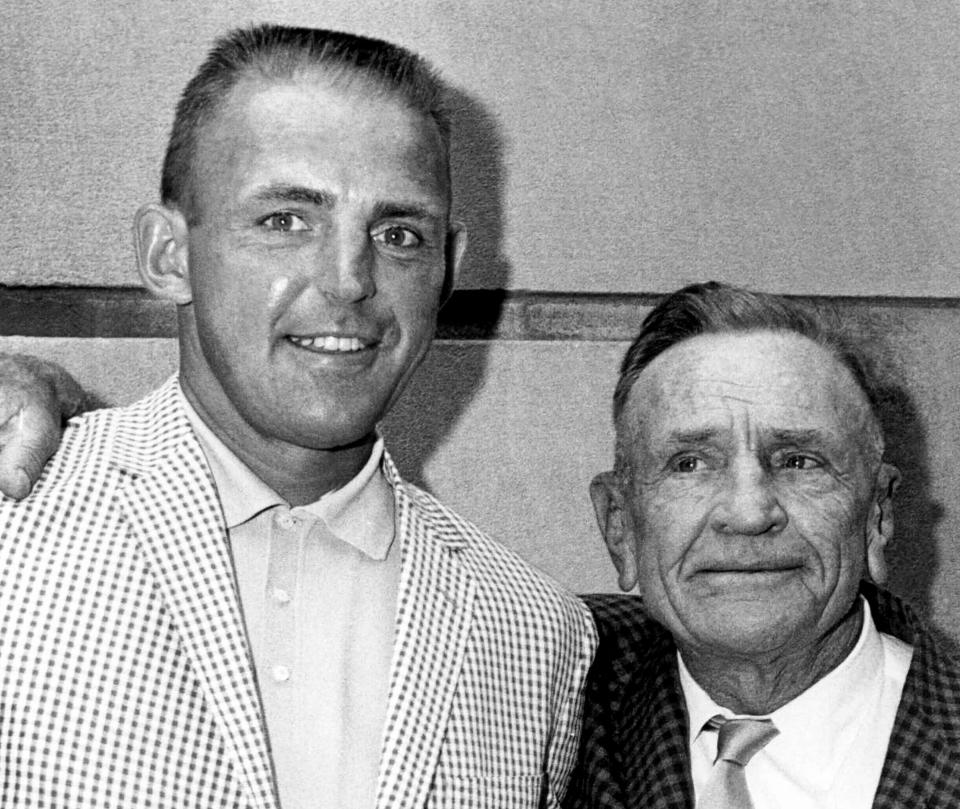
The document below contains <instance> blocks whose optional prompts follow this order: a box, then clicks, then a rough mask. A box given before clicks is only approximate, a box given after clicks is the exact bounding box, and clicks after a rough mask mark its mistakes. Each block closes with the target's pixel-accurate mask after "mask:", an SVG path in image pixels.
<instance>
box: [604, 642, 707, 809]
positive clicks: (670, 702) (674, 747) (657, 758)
mask: <svg viewBox="0 0 960 809" xmlns="http://www.w3.org/2000/svg"><path fill="white" fill-rule="evenodd" d="M644 651H645V652H646V654H644V655H643V656H642V657H641V658H637V659H634V660H632V661H631V660H630V659H629V658H621V659H620V660H619V661H618V663H619V664H620V666H622V668H621V671H620V676H621V677H622V678H623V680H622V681H623V682H626V683H627V686H626V688H625V692H624V700H623V709H622V711H620V713H619V716H620V726H619V728H618V733H619V736H620V744H619V745H618V749H619V750H620V751H623V753H627V751H629V753H628V755H627V758H625V760H623V761H622V762H621V766H622V772H623V779H624V790H623V794H624V795H625V796H626V803H627V806H628V807H631V809H641V807H652V806H655V807H658V809H688V807H691V806H693V782H692V778H691V775H690V755H689V750H688V743H687V736H688V729H687V726H688V720H687V710H686V705H685V704H684V700H683V695H682V691H681V688H680V680H679V674H678V671H677V663H676V649H675V647H674V646H673V643H672V641H671V640H670V639H669V636H668V635H667V634H666V633H662V632H652V633H651V637H650V639H649V645H648V646H647V647H646V649H645V650H644Z"/></svg>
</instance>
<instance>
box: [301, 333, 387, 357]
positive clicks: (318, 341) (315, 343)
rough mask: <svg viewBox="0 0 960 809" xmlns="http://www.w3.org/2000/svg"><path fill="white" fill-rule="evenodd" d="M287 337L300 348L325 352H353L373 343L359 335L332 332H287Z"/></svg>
mask: <svg viewBox="0 0 960 809" xmlns="http://www.w3.org/2000/svg"><path fill="white" fill-rule="evenodd" d="M287 339H288V340H289V341H290V342H291V343H293V344H294V345H295V346H299V347H300V348H306V349H308V350H310V351H318V352H323V353H326V354H354V353H356V352H358V351H363V350H364V349H366V348H370V347H371V346H372V345H373V343H370V342H367V341H365V340H361V339H360V338H359V337H339V336H337V335H334V334H316V335H301V334H289V335H287Z"/></svg>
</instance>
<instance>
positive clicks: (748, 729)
mask: <svg viewBox="0 0 960 809" xmlns="http://www.w3.org/2000/svg"><path fill="white" fill-rule="evenodd" d="M707 727H708V728H719V734H720V735H719V738H718V739H717V758H716V761H715V762H714V764H713V772H712V773H711V775H710V779H709V780H708V781H707V784H706V786H705V787H704V790H703V794H702V795H701V796H700V801H699V803H698V804H697V807H698V809H753V801H751V800H750V793H749V792H748V791H747V777H746V774H745V773H744V770H743V768H744V767H746V766H747V762H748V761H750V759H751V758H753V756H754V755H755V754H756V753H758V752H759V751H760V750H762V749H763V747H764V745H766V744H767V742H769V741H770V740H771V739H772V738H773V737H774V736H776V735H777V734H778V733H779V732H780V731H778V730H777V729H776V728H775V727H774V725H773V722H771V721H770V720H769V719H725V718H724V717H722V716H719V715H718V716H715V717H713V718H712V719H711V720H710V721H709V722H707Z"/></svg>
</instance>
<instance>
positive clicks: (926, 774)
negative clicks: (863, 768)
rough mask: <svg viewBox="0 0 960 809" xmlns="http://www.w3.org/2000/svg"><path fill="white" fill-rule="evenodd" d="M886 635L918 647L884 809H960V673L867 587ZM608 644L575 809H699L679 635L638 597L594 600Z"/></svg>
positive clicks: (576, 779) (601, 655) (573, 787)
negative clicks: (696, 807) (678, 654)
mask: <svg viewBox="0 0 960 809" xmlns="http://www.w3.org/2000/svg"><path fill="white" fill-rule="evenodd" d="M861 593H862V594H863V595H864V596H865V597H866V598H867V600H868V601H869V602H870V607H871V610H872V612H873V616H874V621H875V623H876V625H877V629H879V630H880V631H881V632H886V633H888V634H890V635H894V636H896V637H898V638H901V639H902V640H905V641H907V642H908V643H911V644H913V646H914V654H913V659H912V660H911V663H910V669H909V672H908V673H907V680H906V683H905V684H904V690H903V695H902V697H901V700H900V706H899V709H898V712H897V717H896V720H895V721H894V726H893V731H892V733H891V736H890V743H889V746H888V748H887V757H886V760H885V761H884V765H883V771H882V773H881V776H880V784H879V786H878V788H877V792H876V795H875V797H874V802H873V807H874V809H950V808H951V807H958V806H960V668H958V665H957V663H956V662H955V661H953V660H952V659H950V658H949V657H948V656H947V655H946V654H945V653H944V652H943V651H942V650H940V649H938V648H937V644H936V642H935V640H934V639H933V637H932V636H931V635H930V634H929V633H928V632H927V631H926V630H925V629H924V627H923V625H922V624H921V622H920V621H919V619H918V618H917V617H916V616H915V615H914V614H913V612H912V611H911V610H910V609H909V607H907V606H906V605H905V604H903V603H902V602H901V601H899V600H898V599H897V598H896V597H895V596H893V595H891V594H890V593H887V592H886V591H884V590H881V589H879V588H877V587H875V586H873V585H870V584H868V583H866V582H864V583H862V585H861ZM586 600H587V603H588V604H589V606H590V608H591V610H592V611H593V614H594V619H595V621H596V623H597V629H598V631H599V633H600V646H599V648H598V650H597V656H596V660H595V662H594V665H593V668H592V669H591V672H590V679H589V682H588V684H587V697H586V704H585V708H584V727H583V736H582V740H581V751H580V758H579V761H578V763H577V767H576V769H575V770H574V774H573V776H572V778H571V782H570V789H569V791H568V794H567V799H566V800H565V802H564V806H566V807H568V809H572V808H573V807H576V809H585V808H586V807H590V809H693V807H694V804H693V783H692V780H691V777H690V766H689V753H688V751H687V741H686V740H687V716H686V709H685V706H684V701H683V694H682V691H681V689H680V680H679V675H678V673H677V665H676V647H675V646H674V644H673V640H672V639H671V637H670V634H669V633H668V632H667V631H666V630H665V629H663V628H662V627H661V626H659V625H658V624H657V623H655V622H654V621H652V620H651V619H649V618H648V617H647V616H646V615H645V613H644V612H643V608H642V605H641V601H640V599H639V598H637V597H635V596H616V595H598V596H589V597H587V598H586Z"/></svg>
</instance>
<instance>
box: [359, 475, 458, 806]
mask: <svg viewBox="0 0 960 809" xmlns="http://www.w3.org/2000/svg"><path fill="white" fill-rule="evenodd" d="M385 467H386V471H387V478H388V480H389V481H390V482H391V484H392V485H393V486H394V491H395V498H396V508H397V512H396V525H397V536H398V537H399V538H400V541H401V542H402V546H401V563H400V564H401V569H400V589H399V598H398V605H397V619H396V620H397V622H396V637H395V640H394V649H393V660H392V663H391V671H390V691H389V696H388V703H387V723H386V727H385V730H384V739H383V748H382V751H381V758H380V778H379V784H378V789H377V807H378V809H388V807H397V806H403V807H404V809H414V807H420V806H423V805H424V803H425V801H426V799H427V794H428V790H429V787H430V783H431V781H432V780H433V776H434V771H435V769H436V766H437V761H438V758H439V755H440V747H441V741H442V739H443V735H444V727H445V725H446V720H447V717H448V715H449V713H450V708H451V705H452V703H453V697H454V693H455V691H456V686H457V681H458V678H459V674H460V670H461V667H462V664H463V659H464V653H465V649H466V644H467V639H468V637H469V631H470V620H471V614H472V608H473V599H474V593H475V583H474V581H473V580H472V578H471V577H470V575H469V574H468V573H467V572H466V571H465V570H464V569H463V567H462V566H461V565H460V563H459V561H458V559H457V552H458V549H459V548H462V547H463V545H464V541H463V540H462V538H460V537H459V536H457V535H456V534H448V535H444V534H443V533H442V532H440V531H439V530H438V529H437V526H436V525H434V524H433V523H432V522H431V520H430V517H429V514H427V513H425V512H423V510H422V509H421V507H420V506H419V504H417V503H416V502H414V500H413V499H412V498H411V495H410V494H408V493H407V491H406V489H405V485H404V484H403V482H402V481H400V480H399V478H398V476H397V474H396V471H395V470H394V469H393V467H392V464H391V463H390V461H389V458H388V459H386V461H385Z"/></svg>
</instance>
